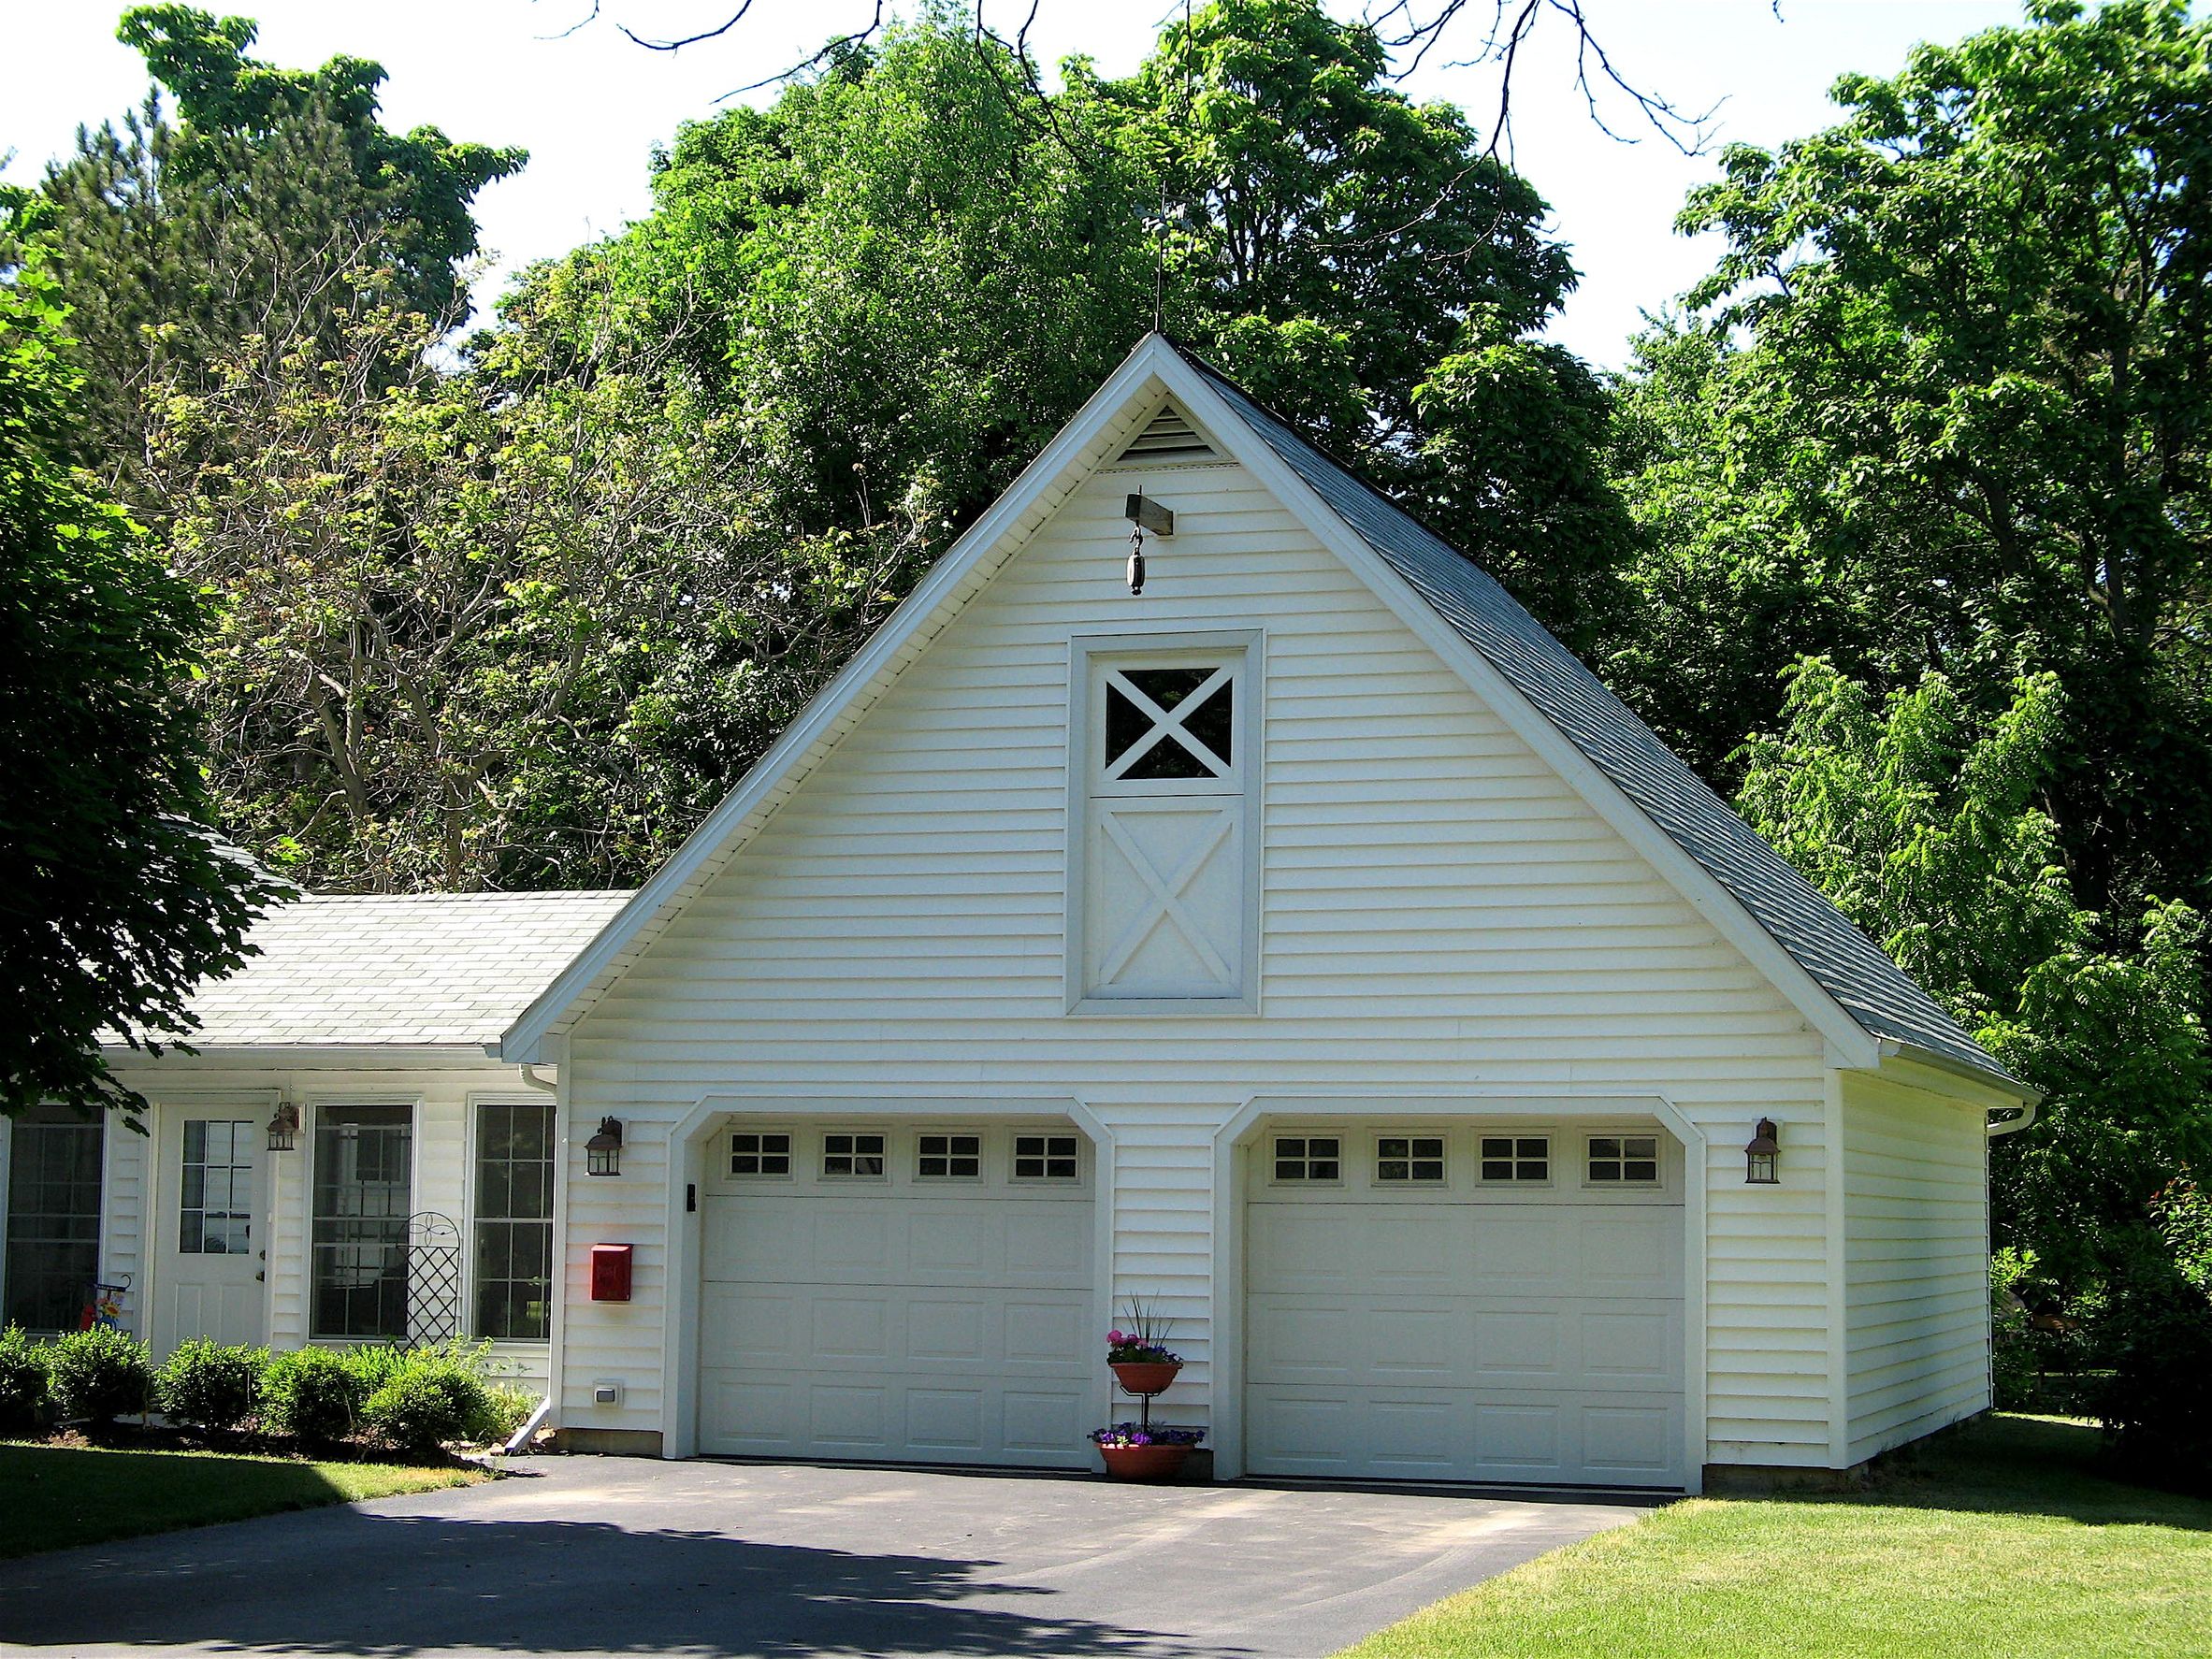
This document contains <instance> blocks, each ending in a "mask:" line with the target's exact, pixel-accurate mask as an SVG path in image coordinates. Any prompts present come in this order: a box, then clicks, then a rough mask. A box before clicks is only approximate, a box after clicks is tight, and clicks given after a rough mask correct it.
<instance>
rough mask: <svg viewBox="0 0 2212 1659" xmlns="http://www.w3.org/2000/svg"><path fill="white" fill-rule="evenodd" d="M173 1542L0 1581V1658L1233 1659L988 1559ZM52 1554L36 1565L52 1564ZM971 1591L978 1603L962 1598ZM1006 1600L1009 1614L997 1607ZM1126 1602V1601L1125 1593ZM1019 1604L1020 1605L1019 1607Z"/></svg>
mask: <svg viewBox="0 0 2212 1659" xmlns="http://www.w3.org/2000/svg"><path fill="white" fill-rule="evenodd" d="M309 1519H310V1518H308V1517H303V1516H293V1517H281V1516H271V1517H268V1518H267V1519H266V1520H263V1521H256V1522H247V1523H242V1524H239V1525H236V1526H227V1527H222V1528H218V1529H209V1530H204V1531H199V1532H196V1533H191V1534H173V1535H170V1536H168V1537H167V1538H164V1539H146V1540H139V1541H137V1542H139V1543H140V1544H142V1545H153V1544H165V1543H166V1544H170V1545H172V1546H174V1545H177V1544H180V1543H185V1544H197V1545H199V1546H201V1547H200V1548H198V1549H196V1550H194V1549H189V1548H187V1549H185V1550H174V1549H172V1551H171V1553H172V1555H173V1556H174V1557H175V1559H174V1560H172V1561H171V1562H169V1563H166V1564H154V1563H149V1564H147V1565H148V1566H151V1567H152V1568H153V1570H151V1571H148V1570H145V1568H144V1567H139V1566H137V1564H136V1563H134V1564H133V1566H134V1569H135V1570H131V1571H126V1572H123V1573H108V1572H103V1571H101V1570H100V1566H99V1565H98V1564H97V1563H96V1562H95V1561H88V1560H85V1559H84V1558H85V1557H96V1556H99V1555H103V1554H111V1553H113V1552H114V1551H120V1550H122V1549H123V1546H107V1547H105V1548H104V1549H102V1550H95V1551H81V1552H79V1554H78V1557H77V1559H76V1560H74V1561H72V1562H71V1565H73V1566H77V1567H79V1568H80V1569H81V1568H85V1567H89V1568H90V1569H91V1570H89V1571H82V1570H80V1571H75V1572H71V1573H70V1574H69V1575H68V1581H67V1582H66V1583H56V1582H52V1581H51V1580H49V1581H48V1582H46V1583H43V1584H41V1583H37V1582H36V1577H37V1575H36V1568H37V1567H38V1565H39V1563H38V1561H37V1560H36V1558H32V1559H28V1560H24V1561H22V1562H18V1563H15V1564H13V1567H14V1569H15V1570H13V1571H12V1572H10V1573H9V1574H8V1575H7V1579H6V1580H0V1647H11V1646H15V1645H18V1644H22V1645H28V1646H48V1645H52V1646H58V1647H63V1648H65V1649H67V1650H69V1651H71V1652H93V1651H98V1650H101V1649H108V1648H113V1649H123V1648H140V1647H144V1646H148V1645H159V1646H162V1647H166V1648H172V1649H183V1650H185V1651H187V1652H193V1651H197V1652H220V1651H226V1650H227V1651H232V1652H236V1651H239V1650H246V1651H261V1652H308V1653H362V1654H394V1655H399V1654H417V1653H433V1652H435V1653H453V1652H488V1653H502V1652H528V1653H663V1652H687V1653H706V1654H730V1655H792V1654H885V1655H913V1654H1010V1655H1018V1654H1064V1655H1071V1656H1077V1655H1084V1654H1121V1655H1128V1656H1130V1659H1189V1656H1192V1655H1197V1654H1201V1653H1204V1654H1209V1655H1218V1654H1223V1653H1233V1652H1237V1651H1238V1650H1234V1649H1225V1648H1222V1647H1221V1646H1219V1645H1218V1644H1214V1643H1208V1644H1207V1645H1206V1646H1204V1647H1196V1646H1192V1645H1190V1644H1188V1643H1186V1642H1184V1641H1182V1640H1180V1639H1178V1638H1176V1637H1170V1636H1164V1635H1162V1634H1160V1633H1158V1632H1153V1631H1144V1630H1136V1629H1128V1628H1120V1627H1117V1626H1115V1625H1111V1624H1106V1623H1093V1622H1091V1621H1088V1620H1081V1619H1069V1618H1061V1617H1056V1616H1054V1614H1053V1611H1052V1609H1050V1608H1049V1607H1048V1606H1047V1605H1046V1600H1047V1598H1048V1597H1049V1596H1050V1595H1051V1594H1053V1593H1052V1592H1051V1591H1049V1590H1047V1589H1041V1588H1038V1587H1035V1586H1031V1585H1024V1584H1020V1583H1016V1582H1009V1581H1007V1580H1005V1579H1004V1578H1001V1577H999V1576H996V1575H995V1574H994V1571H993V1569H994V1567H995V1566H996V1565H997V1564H995V1563H992V1562H989V1561H976V1560H959V1559H943V1558H929V1557H922V1556H914V1555H867V1554H857V1553H848V1552H846V1551H838V1550H825V1549H811V1548H801V1547H796V1546H793V1545H788V1544H761V1543H752V1542H748V1541H746V1540H745V1539H744V1538H742V1537H732V1536H728V1535H725V1534H718V1533H704V1532H672V1531H652V1532H637V1531H631V1530H628V1529H626V1528H624V1527H621V1526H616V1525H613V1524H608V1523H603V1522H563V1521H458V1520H453V1519H450V1518H444V1517H433V1516H412V1515H389V1514H382V1515H380V1514H376V1513H373V1512H368V1511H364V1510H361V1509H358V1508H354V1509H341V1510H325V1511H322V1512H320V1513H318V1514H316V1515H315V1516H313V1517H312V1521H313V1522H314V1524H313V1525H312V1526H307V1525H303V1524H302V1523H303V1522H306V1521H307V1520H309ZM63 1559H65V1558H57V1557H49V1558H48V1561H49V1562H50V1563H51V1564H52V1565H56V1566H58V1565H61V1563H62V1561H63ZM984 1597H988V1598H989V1601H990V1605H988V1606H986V1605H963V1604H972V1603H977V1602H978V1600H979V1598H984ZM1009 1599H1012V1600H1013V1601H1014V1602H1015V1603H1016V1605H1015V1606H1014V1607H1011V1608H1010V1607H1008V1606H1006V1605H1005V1603H1006V1602H1007V1601H1008V1600H1009ZM1140 1599H1141V1598H1140ZM1023 1602H1029V1603H1032V1604H1034V1605H1031V1606H1026V1607H1025V1606H1022V1605H1020V1604H1021V1603H1023Z"/></svg>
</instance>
